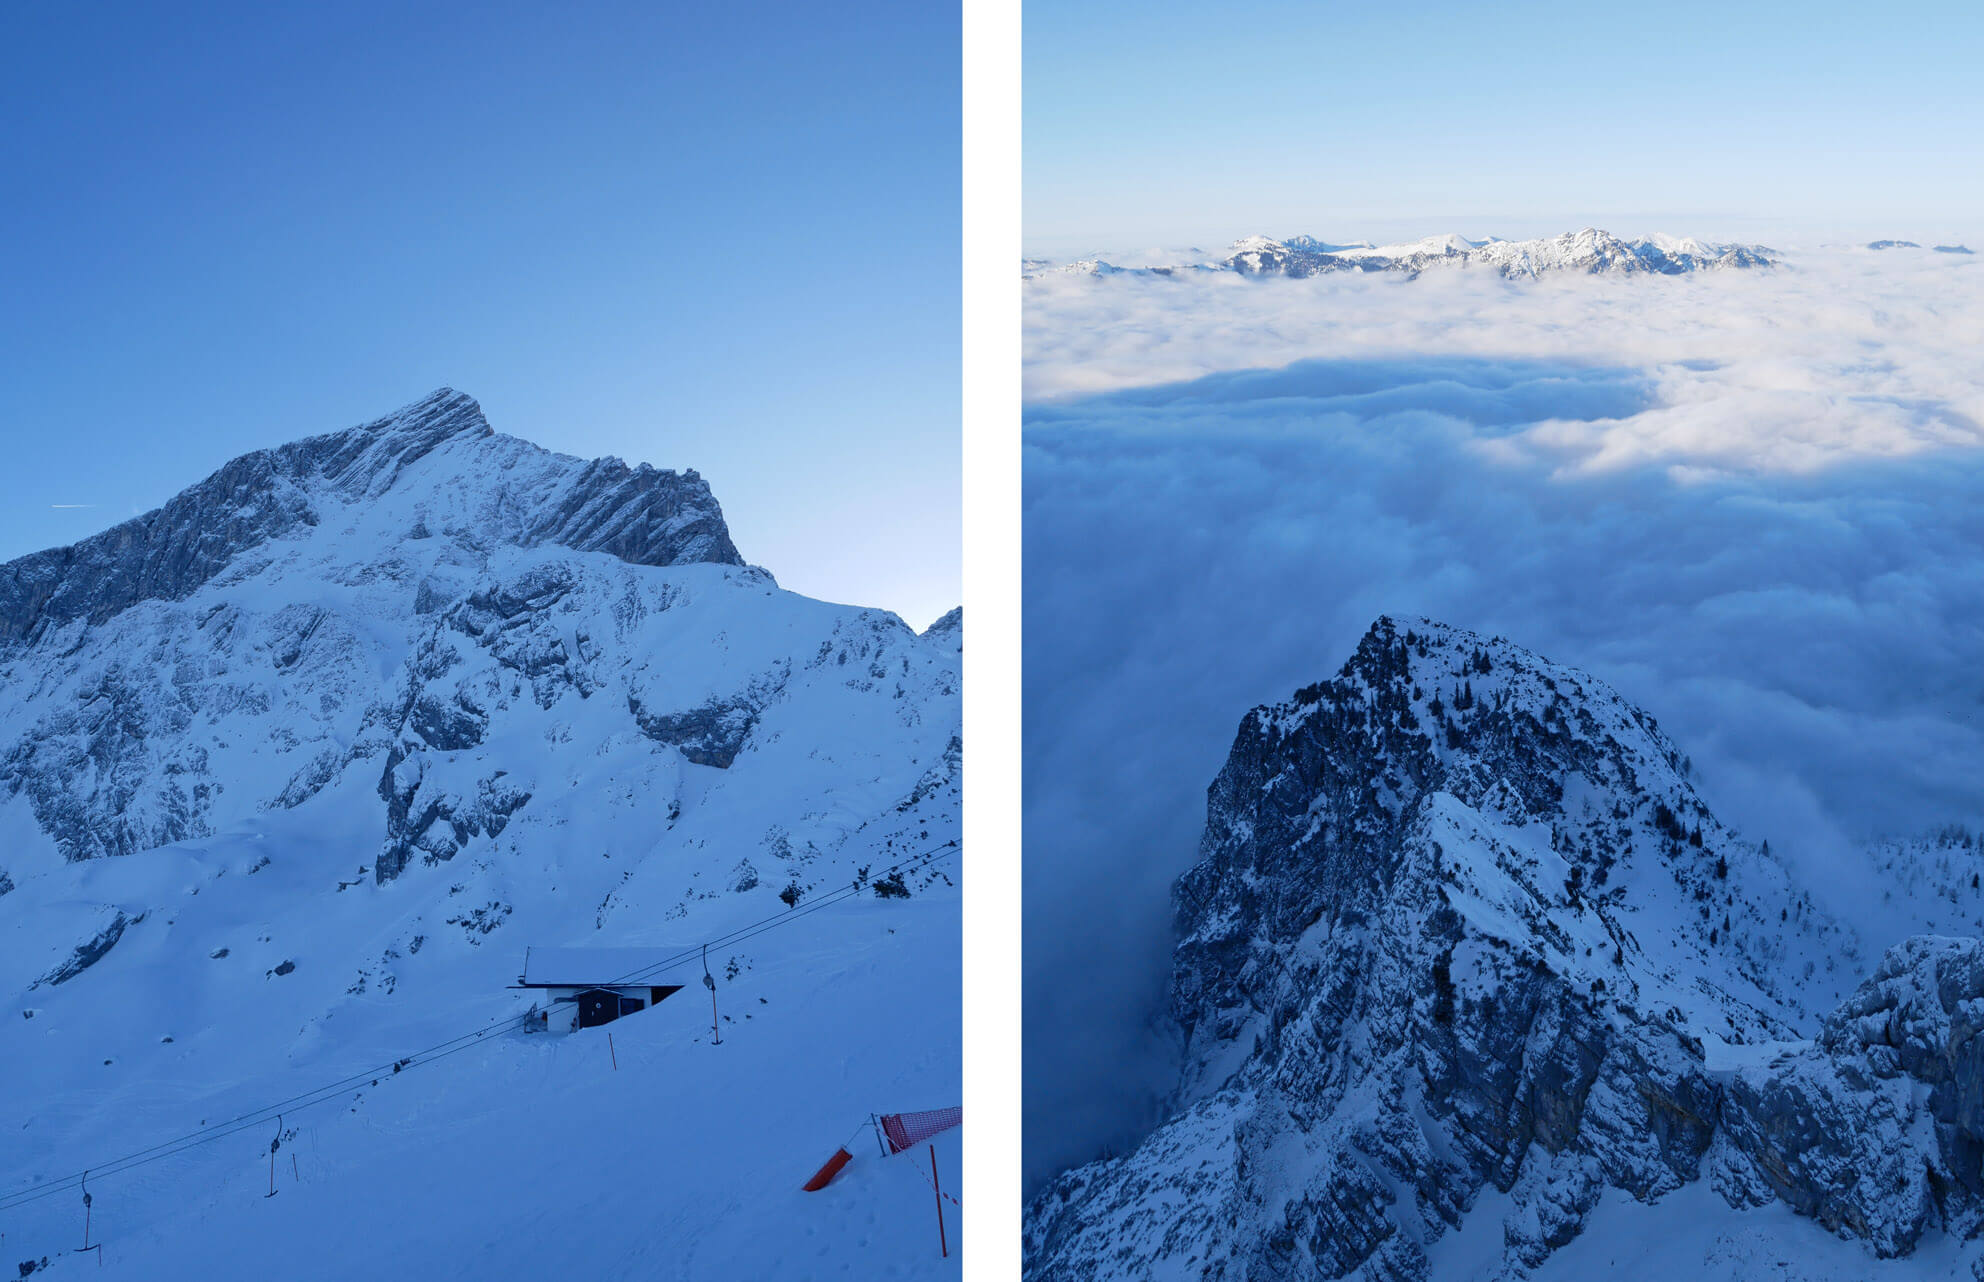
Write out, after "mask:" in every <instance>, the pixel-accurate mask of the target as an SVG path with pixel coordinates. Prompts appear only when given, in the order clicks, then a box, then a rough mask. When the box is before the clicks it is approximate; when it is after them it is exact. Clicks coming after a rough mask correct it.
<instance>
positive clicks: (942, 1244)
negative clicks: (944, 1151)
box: [930, 1144, 951, 1260]
mask: <svg viewBox="0 0 1984 1282" xmlns="http://www.w3.org/2000/svg"><path fill="white" fill-rule="evenodd" d="M930 1187H931V1188H932V1189H933V1190H935V1191H936V1194H937V1249H938V1250H940V1251H942V1252H943V1253H944V1258H945V1259H947V1260H948V1259H950V1258H951V1244H950V1240H949V1239H948V1238H946V1237H945V1236H944V1186H943V1185H942V1184H941V1183H939V1182H938V1180H937V1146H936V1145H935V1144H932V1145H931V1146H930Z"/></svg>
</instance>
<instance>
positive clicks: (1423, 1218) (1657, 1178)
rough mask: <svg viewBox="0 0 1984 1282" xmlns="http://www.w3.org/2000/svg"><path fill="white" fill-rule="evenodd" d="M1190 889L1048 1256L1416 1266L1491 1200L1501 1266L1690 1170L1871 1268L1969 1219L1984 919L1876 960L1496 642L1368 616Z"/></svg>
mask: <svg viewBox="0 0 1984 1282" xmlns="http://www.w3.org/2000/svg"><path fill="white" fill-rule="evenodd" d="M1963 840H1966V841H1967V838H1964V839H1963ZM1942 850H1943V853H1944V854H1947V845H1945V846H1944V847H1942ZM1893 857H1894V859H1895V860H1897V861H1904V862H1907V863H1908V864H1909V865H1910V866H1911V867H1914V868H1917V869H1923V870H1927V871H1925V875H1937V874H1935V873H1934V871H1933V863H1934V856H1931V855H1929V854H1927V853H1926V852H1921V851H1915V852H1909V851H1902V850H1899V849H1897V850H1896V851H1895V852H1893ZM1965 890H1966V894H1967V891H1968V887H1966V888H1965ZM1176 899H1177V912H1178V934H1179V942H1178V944H1177V948H1176V951H1175V955H1174V974H1173V981H1172V990H1171V1008H1172V1013H1173V1015H1174V1016H1175V1018H1176V1020H1177V1022H1178V1024H1179V1026H1180V1028H1181V1029H1182V1030H1183V1033H1184V1037H1185V1048H1186V1049H1185V1055H1184V1062H1183V1066H1182V1073H1181V1078H1180V1086H1179V1089H1178V1093H1177V1097H1176V1099H1175V1101H1174V1108H1173V1111H1172V1115H1171V1117H1170V1118H1169V1120H1168V1121H1166V1122H1165V1123H1164V1124H1163V1125H1161V1126H1160V1127H1158V1128H1157V1130H1156V1131H1155V1132H1153V1133H1152V1134H1151V1135H1150V1136H1148V1137H1147V1138H1146V1139H1145V1140H1144V1141H1143V1142H1142V1144H1141V1145H1140V1146H1139V1147H1138V1148H1137V1149H1136V1150H1134V1151H1133V1152H1131V1153H1130V1154H1128V1155H1126V1156H1124V1157H1121V1158H1116V1159H1112V1160H1107V1161H1102V1162H1098V1163H1095V1164H1092V1165H1090V1166H1086V1167H1083V1168H1079V1169H1077V1170H1074V1171H1071V1172H1069V1173H1067V1174H1065V1175H1064V1176H1062V1177H1061V1178H1060V1179H1059V1180H1057V1181H1056V1182H1055V1183H1054V1184H1053V1185H1052V1186H1051V1187H1049V1188H1048V1189H1047V1190H1046V1191H1044V1192H1043V1193H1042V1194H1041V1195H1040V1196H1039V1197H1038V1198H1037V1199H1036V1200H1035V1201H1034V1203H1033V1204H1032V1206H1031V1208H1030V1210H1029V1215H1028V1225H1027V1250H1028V1268H1029V1275H1030V1276H1033V1277H1038V1278H1043V1279H1045V1278H1056V1279H1064V1278H1066V1279H1080V1278H1096V1279H1100V1278H1108V1277H1125V1276H1140V1277H1161V1278H1172V1277H1176V1278H1185V1277H1208V1278H1224V1279H1248V1280H1249V1282H1260V1280H1264V1279H1282V1278H1298V1277H1302V1278H1307V1277H1345V1276H1360V1277H1370V1278H1387V1279H1426V1278H1429V1277H1433V1276H1439V1275H1438V1274H1436V1273H1435V1271H1434V1269H1433V1266H1432V1263H1431V1256H1432V1254H1433V1253H1437V1252H1438V1251H1440V1250H1442V1249H1444V1244H1443V1239H1445V1238H1447V1237H1448V1236H1449V1235H1453V1234H1456V1233H1457V1231H1459V1230H1461V1229H1463V1227H1465V1228H1467V1229H1468V1230H1469V1231H1470V1235H1471V1236H1473V1237H1475V1238H1476V1239H1477V1240H1478V1238H1479V1235H1480V1233H1481V1231H1482V1230H1481V1226H1480V1223H1479V1221H1478V1220H1475V1219H1471V1218H1470V1217H1471V1216H1481V1215H1489V1214H1492V1215H1493V1216H1495V1217H1496V1218H1497V1219H1499V1221H1500V1226H1499V1227H1500V1231H1499V1234H1498V1236H1499V1239H1500V1243H1499V1249H1498V1250H1496V1251H1495V1252H1493V1259H1492V1261H1491V1265H1490V1271H1489V1272H1484V1273H1482V1274H1480V1275H1481V1276H1506V1277H1525V1276H1532V1275H1534V1274H1535V1273H1536V1271H1538V1270H1541V1269H1544V1268H1546V1267H1547V1265H1548V1263H1549V1261H1550V1260H1551V1258H1552V1256H1553V1254H1554V1253H1555V1252H1556V1251H1558V1250H1559V1249H1560V1248H1562V1247H1564V1246H1565V1245H1566V1244H1568V1243H1570V1242H1572V1241H1573V1240H1574V1239H1576V1238H1577V1236H1578V1235H1579V1233H1580V1231H1581V1230H1582V1228H1583V1226H1584V1224H1585V1222H1586V1220H1587V1218H1588V1217H1589V1216H1590V1215H1591V1214H1592V1212H1593V1210H1594V1209H1595V1208H1596V1207H1597V1206H1598V1204H1599V1202H1600V1201H1601V1199H1602V1198H1604V1197H1605V1196H1606V1195H1607V1193H1608V1190H1610V1191H1612V1193H1613V1195H1614V1196H1620V1195H1623V1196H1625V1197H1629V1198H1631V1199H1634V1200H1637V1201H1639V1202H1657V1201H1659V1200H1661V1199H1663V1198H1665V1197H1667V1196H1669V1195H1671V1194H1674V1193H1676V1192H1677V1191H1678V1190H1681V1189H1683V1188H1684V1187H1685V1186H1688V1185H1690V1184H1693V1183H1695V1182H1698V1181H1705V1182H1706V1183H1707V1184H1708V1186H1709V1187H1711V1188H1712V1189H1713V1190H1714V1191H1715V1193H1716V1194H1718V1195H1719V1197H1720V1199H1721V1201H1722V1202H1723V1203H1724V1204H1726V1205H1727V1206H1728V1207H1730V1208H1754V1207H1758V1206H1763V1205H1766V1204H1770V1203H1773V1202H1781V1203H1784V1204H1787V1205H1788V1206H1790V1207H1791V1208H1793V1209H1794V1210H1795V1211H1797V1212H1799V1213H1801V1214H1802V1215H1805V1216H1808V1217H1811V1218H1813V1219H1816V1220H1817V1221H1818V1222H1819V1224H1821V1225H1823V1226H1825V1227H1826V1228H1828V1229H1832V1230H1834V1231H1836V1232H1838V1233H1840V1234H1844V1235H1848V1236H1850V1237H1852V1238H1855V1239H1857V1240H1859V1241H1861V1242H1862V1243H1864V1244H1865V1246H1866V1247H1867V1248H1868V1249H1869V1251H1870V1252H1871V1256H1874V1257H1892V1256H1897V1255H1903V1254H1907V1253H1909V1252H1911V1251H1913V1250H1915V1249H1916V1248H1917V1247H1918V1246H1919V1245H1920V1243H1921V1242H1922V1240H1923V1238H1924V1236H1925V1235H1926V1234H1928V1233H1931V1232H1947V1233H1951V1234H1954V1235H1955V1236H1957V1237H1958V1238H1962V1237H1967V1235H1968V1234H1969V1232H1970V1231H1971V1230H1972V1229H1973V1228H1974V1227H1975V1226H1976V1224H1977V1223H1978V1217H1979V1214H1980V1210H1984V1180H1980V1178H1979V1172H1978V1165H1979V1164H1978V1156H1977V1155H1978V1153H1979V1151H1980V1150H1979V1149H1978V1147H1977V1146H1978V1144H1979V1142H1980V1140H1984V1116H1980V1114H1979V1112H1978V1105H1977V1103H1976V1102H1975V1101H1977V1100H1979V1099H1980V1098H1984V1063H1980V1062H1979V1061H1978V1060H1977V1058H1976V1055H1977V1052H1976V1049H1975V1040H1976V1033H1977V1030H1978V1025H1977V1023H1976V1022H1975V1021H1976V1020H1977V1019H1978V1012H1980V1011H1984V970H1981V969H1980V963H1984V950H1980V947H1979V945H1978V943H1977V941H1975V940H1974V939H1948V938H1919V939H1914V940H1909V941H1907V942H1905V943H1903V944H1901V945H1899V946H1897V947H1896V948H1894V949H1893V950H1892V951H1891V952H1890V953H1889V954H1888V955H1887V956H1886V957H1885V958H1883V959H1880V960H1879V961H1878V964H1876V963H1875V961H1874V960H1872V959H1867V958H1863V957H1862V956H1861V955H1860V949H1859V945H1858V942H1857V937H1856V935H1855V933H1854V932H1853V931H1851V930H1849V929H1847V928H1846V927H1845V926H1843V925H1842V924H1841V923H1839V922H1837V921H1835V920H1833V919H1831V918H1830V917H1828V916H1827V915H1826V914H1825V913H1824V912H1822V911H1821V910H1820V909H1819V908H1818V907H1817V906H1816V905H1815V904H1814V902H1813V900H1812V899H1811V897H1810V896H1809V895H1808V894H1806V893H1805V892H1803V891H1802V890H1801V889H1800V888H1799V886H1798V885H1797V884H1796V882H1795V881H1794V879H1793V878H1792V876H1791V875H1790V873H1789V872H1788V871H1787V869H1786V867H1785V865H1784V864H1783V863H1782V862H1781V861H1780V860H1779V859H1778V858H1777V857H1776V856H1774V855H1773V854H1772V853H1771V852H1770V850H1769V849H1768V848H1767V847H1765V846H1754V845H1752V844H1750V843H1749V842H1746V841H1744V840H1743V839H1742V838H1740V837H1739V836H1738V835H1737V834H1735V833H1733V832H1731V831H1730V830H1728V829H1727V828H1725V827H1724V826H1723V825H1722V824H1721V823H1719V822H1718V821H1717V820H1716V818H1715V816H1714V815H1713V814H1712V813H1710V811H1709V809H1708V807H1707V805H1706V804H1705V803H1704V802H1703V800H1702V798H1701V796H1700V794H1699V793H1698V792H1697V790H1696V788H1695V785H1694V782H1693V780H1692V778H1691V770H1690V768H1689V764H1688V762H1687V761H1686V760H1685V759H1684V758H1683V757H1682V755H1681V754H1680V753H1679V752H1678V751H1677V750H1676V749H1675V747H1674V746H1673V745H1672V744H1671V743H1670V742H1669V741H1668V740H1667V739H1666V738H1665V737H1664V736H1663V735H1662V734H1661V732H1660V730H1659V728H1658V727H1657V725H1656V724H1655V723H1654V722H1653V720H1652V719H1651V718H1650V717H1648V716H1647V715H1646V714H1645V713H1644V712H1642V711H1640V710H1638V709H1636V708H1634V707H1632V706H1630V705H1628V704H1627V703H1626V702H1625V701H1624V700H1622V699H1621V698H1620V697H1619V696H1618V695H1617V694H1616V693H1614V692H1613V691H1611V690H1609V689H1607V688H1606V687H1605V686H1603V685H1602V684H1601V683H1599V682H1597V681H1595V680H1593V679H1591V678H1590V677H1588V676H1585V675H1583V674H1581V673H1578V672H1576V671H1574V670H1571V669H1567V668H1564V667H1560V666H1557V665H1554V664H1551V663H1549V662H1547V661H1545V660H1543V659H1541V658H1539V657H1538V656H1536V655H1533V654H1530V653H1528V652H1526V651H1524V650H1522V649H1521V648H1519V647H1517V646H1514V645H1511V644H1508V643H1507V642H1504V641H1501V640H1499V639H1490V638H1485V637H1480V636H1476V635H1473V634H1470V633H1466V632H1462V631H1459V630H1455V629H1452V628H1448V627H1445V626H1442V625H1440V624H1437V623H1430V622H1426V621H1422V620H1411V621H1395V620H1390V619H1383V620H1380V621H1379V622H1378V623H1377V624H1376V625H1375V626H1374V627H1373V628H1372V629H1371V631H1370V632H1369V633H1368V634H1367V635H1366V636H1365V638H1364V639H1363V641H1362V642H1361V643H1360V644H1359V646H1358V648H1357V651H1356V653H1355V654H1354V655H1353V656H1352V658H1351V659H1350V661H1349V662H1348V663H1347V664H1346V665H1345V667H1344V668H1343V670H1342V671H1341V672H1340V673H1339V674H1338V675H1337V676H1336V677H1335V678H1334V679H1332V680H1329V681H1326V682H1322V683H1320V684H1318V685H1315V686H1311V687H1308V688H1306V689H1304V690H1302V691H1300V692H1298V693H1297V694H1296V695H1295V696H1294V698H1292V699H1291V700H1289V701H1287V702H1285V703H1282V704H1278V705H1275V706H1272V707H1266V708H1260V709H1256V710H1255V711H1254V712H1252V713H1250V714H1249V715H1248V716H1247V718H1246V720H1245V721H1244V722H1243V723H1242V725H1241V728H1240V731H1239V734H1238V736H1237V738H1236V739H1235V742H1234V745H1233V749H1232V752H1231V754H1230V756H1229V757H1228V759H1227V763H1226V765H1225V767H1224V769H1223V770H1222V771H1221V772H1220V775H1219V777H1218V779H1217V780H1216V781H1215V782H1214V783H1213V785H1212V787H1211V790H1210V793H1209V800H1208V807H1207V823H1206V829H1205V835H1204V839H1203V842H1202V846H1201V850H1200V860H1199V862H1198V864H1197V865H1196V866H1195V867H1194V868H1193V869H1192V870H1191V871H1190V872H1189V873H1188V874H1187V875H1186V876H1185V877H1184V878H1182V879H1181V880H1180V882H1179V883H1178V886H1177V891H1176ZM1974 907H1975V905H1974V903H1970V904H1966V905H1965V907H1964V909H1963V910H1962V911H1965V912H1967V911H1969V910H1971V909H1974ZM1951 915H1952V916H1957V915H1958V914H1955V913H1953V914H1951ZM1869 972H1872V975H1871V978H1865V977H1866V976H1867V975H1868V973H1869ZM1863 978H1865V983H1864V984H1859V986H1858V987H1857V988H1856V987H1855V985H1856V984H1858V983H1859V981H1860V980H1861V979H1863ZM1842 999H1843V1001H1842ZM1489 1206H1492V1208H1493V1209H1492V1211H1491V1210H1488V1209H1485V1208H1487V1207H1489ZM1814 1231H1817V1230H1814ZM1869 1263H1870V1264H1871V1263H1872V1259H1871V1258H1870V1260H1869Z"/></svg>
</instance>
